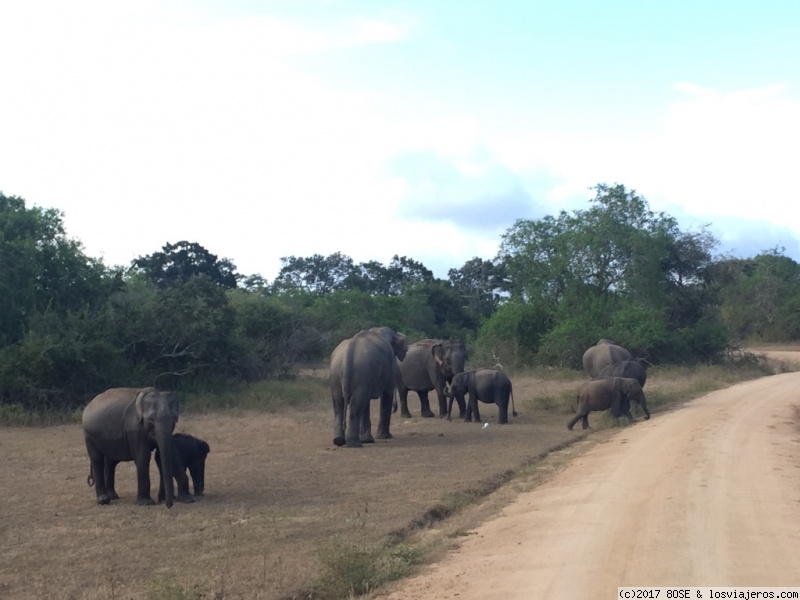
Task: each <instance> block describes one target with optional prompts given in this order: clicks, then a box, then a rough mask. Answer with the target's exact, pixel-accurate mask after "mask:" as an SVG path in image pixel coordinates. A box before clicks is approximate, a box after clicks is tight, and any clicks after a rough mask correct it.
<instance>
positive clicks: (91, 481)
mask: <svg viewBox="0 0 800 600" xmlns="http://www.w3.org/2000/svg"><path fill="white" fill-rule="evenodd" d="M86 485H88V486H89V487H91V486H93V485H94V477H92V465H89V476H88V477H87V478H86Z"/></svg>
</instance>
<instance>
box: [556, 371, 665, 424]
mask: <svg viewBox="0 0 800 600" xmlns="http://www.w3.org/2000/svg"><path fill="white" fill-rule="evenodd" d="M631 401H633V402H637V403H638V404H639V405H640V406H641V407H642V412H643V413H644V418H645V419H649V418H650V411H648V410H647V402H646V400H645V397H644V392H643V391H642V386H641V385H639V382H638V381H636V380H635V379H631V378H630V377H606V378H604V379H592V380H590V381H587V382H586V383H584V384H583V385H582V386H581V388H580V390H579V391H578V396H577V399H576V409H577V410H576V414H575V416H574V417H573V418H572V419H570V421H569V423H567V429H572V428H573V427H574V426H575V423H577V422H578V421H582V425H583V428H584V429H588V427H589V413H590V412H592V411H598V410H606V409H609V408H610V409H611V416H612V417H614V418H616V417H619V416H621V415H625V416H626V417H628V420H629V421H630V422H631V423H632V422H633V421H634V418H633V415H632V414H631Z"/></svg>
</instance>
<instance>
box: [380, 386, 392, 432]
mask: <svg viewBox="0 0 800 600" xmlns="http://www.w3.org/2000/svg"><path fill="white" fill-rule="evenodd" d="M393 397H394V390H387V391H385V392H384V393H383V395H382V396H381V398H380V419H379V420H378V439H379V440H390V439H392V434H391V433H390V431H389V425H390V424H391V422H392V398H393Z"/></svg>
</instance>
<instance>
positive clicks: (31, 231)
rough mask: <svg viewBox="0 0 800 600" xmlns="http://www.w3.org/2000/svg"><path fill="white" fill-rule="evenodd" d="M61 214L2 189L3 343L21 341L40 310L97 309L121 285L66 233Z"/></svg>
mask: <svg viewBox="0 0 800 600" xmlns="http://www.w3.org/2000/svg"><path fill="white" fill-rule="evenodd" d="M62 217H63V215H62V213H60V212H59V211H57V210H55V209H42V208H39V207H32V208H27V207H26V205H25V201H24V200H23V199H22V198H19V197H16V196H5V195H4V194H2V193H0V345H3V344H12V343H15V342H18V341H19V340H21V339H22V337H23V336H24V335H25V332H26V330H27V325H28V322H29V319H30V318H31V317H32V316H33V315H34V314H36V313H43V312H45V311H55V312H56V313H58V314H60V315H63V314H64V313H65V312H66V311H80V310H82V309H83V308H84V307H86V306H88V307H92V308H94V309H96V308H97V306H98V305H99V304H100V303H102V302H103V300H104V299H105V298H106V297H108V295H109V294H110V293H112V291H113V290H114V289H117V288H119V286H120V285H121V279H120V275H119V274H118V273H117V274H115V273H113V272H110V271H108V270H106V268H105V267H104V266H103V264H102V263H101V262H100V261H97V260H94V259H91V258H89V257H87V256H86V255H85V254H84V253H83V249H82V246H81V244H80V242H78V241H76V240H72V239H70V238H68V237H67V236H66V233H65V230H64V225H63V223H62Z"/></svg>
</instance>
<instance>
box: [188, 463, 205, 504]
mask: <svg viewBox="0 0 800 600" xmlns="http://www.w3.org/2000/svg"><path fill="white" fill-rule="evenodd" d="M204 470H205V465H204V464H203V463H200V462H199V461H197V460H194V461H192V463H191V464H190V465H189V474H190V475H191V476H192V485H193V486H194V494H193V495H194V496H195V497H197V496H202V495H203V488H204V487H205V483H204V482H203V476H204V473H203V471H204Z"/></svg>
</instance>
